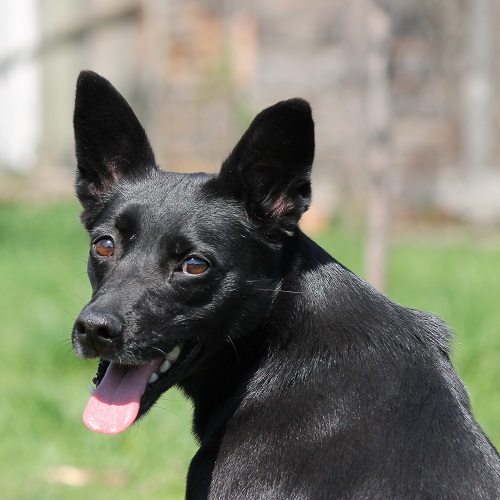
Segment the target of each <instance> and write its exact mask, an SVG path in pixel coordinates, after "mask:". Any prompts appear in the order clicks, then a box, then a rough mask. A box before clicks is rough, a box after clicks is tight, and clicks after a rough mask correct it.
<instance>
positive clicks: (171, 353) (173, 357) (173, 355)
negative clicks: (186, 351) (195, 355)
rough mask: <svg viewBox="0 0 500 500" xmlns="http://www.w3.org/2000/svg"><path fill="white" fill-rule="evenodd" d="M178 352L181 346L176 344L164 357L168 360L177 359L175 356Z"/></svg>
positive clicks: (177, 355)
mask: <svg viewBox="0 0 500 500" xmlns="http://www.w3.org/2000/svg"><path fill="white" fill-rule="evenodd" d="M180 353H181V346H180V345H177V346H175V347H174V348H173V349H172V350H171V351H170V352H169V353H168V354H167V355H166V356H165V357H166V358H167V359H168V360H169V361H177V358H178V357H179V354H180Z"/></svg>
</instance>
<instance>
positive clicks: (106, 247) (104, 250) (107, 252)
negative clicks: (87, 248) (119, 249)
mask: <svg viewBox="0 0 500 500" xmlns="http://www.w3.org/2000/svg"><path fill="white" fill-rule="evenodd" d="M94 250H95V252H96V253H97V254H98V255H100V256H101V257H112V256H113V254H114V253H115V243H114V241H113V240H112V239H111V238H109V237H106V238H101V239H100V240H98V241H96V242H95V243H94Z"/></svg>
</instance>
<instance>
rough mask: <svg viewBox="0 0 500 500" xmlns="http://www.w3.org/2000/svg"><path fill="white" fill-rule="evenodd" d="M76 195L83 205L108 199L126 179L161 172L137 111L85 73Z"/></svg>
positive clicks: (78, 109)
mask: <svg viewBox="0 0 500 500" xmlns="http://www.w3.org/2000/svg"><path fill="white" fill-rule="evenodd" d="M73 125H74V129H75V147H76V159H77V175H76V194H77V196H78V198H79V199H80V201H81V203H82V205H83V206H84V208H85V205H86V204H88V203H94V202H95V201H96V200H97V199H99V198H101V197H102V196H105V195H106V194H107V193H108V192H109V191H110V190H111V189H112V187H113V186H114V185H115V184H116V183H118V182H119V181H121V180H122V179H124V178H139V177H142V176H144V175H146V174H147V173H148V172H149V171H151V170H153V169H154V168H156V167H155V158H154V154H153V150H152V149H151V146H150V145H149V141H148V138H147V136H146V132H145V131H144V129H143V128H142V126H141V124H140V123H139V120H138V119H137V117H136V116H135V114H134V112H133V111H132V108H131V107H130V106H129V104H128V103H127V101H126V100H125V99H124V98H123V97H122V96H121V95H120V93H119V92H118V91H117V90H116V89H115V88H114V87H113V86H112V85H111V83H109V82H108V81H107V80H106V79H105V78H103V77H102V76H99V75H98V74H96V73H94V72H92V71H82V72H81V73H80V76H79V77H78V82H77V86H76V99H75V113H74V116H73Z"/></svg>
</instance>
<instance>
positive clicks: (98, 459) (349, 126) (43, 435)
mask: <svg viewBox="0 0 500 500" xmlns="http://www.w3.org/2000/svg"><path fill="white" fill-rule="evenodd" d="M499 21H500V3H498V2H496V1H495V0H268V1H266V2H264V1H263V0H248V1H246V2H231V1H230V0H204V1H202V0H183V1H181V0H120V1H118V0H108V1H106V2H99V1H98V0H69V1H67V2H60V1H58V0H42V1H36V0H16V2H12V1H8V0H0V299H1V300H0V361H1V363H0V366H1V367H2V368H0V369H3V372H2V373H1V376H0V388H1V394H2V404H1V405H0V424H1V425H0V440H1V442H2V446H1V447H0V466H1V467H0V489H1V491H2V496H3V498H16V499H17V498H36V499H40V498H50V499H53V498H88V496H89V494H93V495H95V496H97V497H99V495H102V496H103V497H104V496H105V495H106V494H110V493H113V494H117V495H119V496H118V497H119V498H136V497H137V495H148V497H150V498H182V497H183V491H184V477H185V473H186V470H187V465H188V463H189V459H190V457H191V456H192V455H193V453H194V450H195V448H196V447H195V443H194V442H193V439H192V438H191V437H190V418H191V417H190V408H189V404H187V403H186V401H185V400H184V399H183V397H182V395H180V394H179V393H177V392H175V391H170V392H169V393H168V394H167V395H166V396H165V397H164V398H163V399H162V400H161V402H160V404H159V406H158V407H157V408H155V409H154V410H153V411H152V412H151V414H150V415H148V416H147V417H146V418H145V419H144V421H143V422H142V423H141V424H140V425H138V426H135V427H134V428H133V429H132V430H130V431H128V432H127V433H126V434H125V435H123V436H115V437H104V436H99V435H94V434H92V433H90V431H87V430H86V429H85V428H84V427H83V424H82V423H81V413H82V412H83V408H84V405H85V402H86V398H87V396H86V395H85V387H86V385H87V383H88V382H89V381H90V380H91V378H92V377H93V372H94V371H95V363H87V362H85V363H84V362H81V361H79V360H77V359H76V358H75V356H74V354H73V353H72V350H71V345H70V332H71V328H72V323H73V320H74V318H75V317H76V316H77V314H78V312H79V310H80V309H81V307H82V306H83V305H84V304H85V303H86V301H87V300H88V298H89V293H90V292H89V287H88V284H87V279H86V276H85V267H86V263H85V261H86V254H87V248H88V242H87V237H86V235H85V234H84V232H83V230H82V229H81V228H80V226H79V223H78V212H79V208H78V206H77V205H76V203H75V201H74V199H73V194H72V183H73V177H74V168H75V160H74V155H73V148H74V144H73V130H72V107H73V101H74V89H75V82H76V78H77V75H78V73H79V71H80V70H82V69H92V70H94V71H96V72H98V73H100V74H102V75H103V76H105V77H106V78H108V79H109V80H110V81H111V82H112V83H113V84H114V85H115V86H116V87H117V88H118V90H119V91H120V92H121V93H122V94H123V95H124V96H125V97H126V98H127V100H128V101H129V102H130V103H131V105H132V107H133V108H134V109H135V111H136V113H137V115H138V117H139V118H140V120H141V122H142V123H143V125H144V126H145V128H146V130H147V132H148V134H149V137H150V140H151V142H152V144H153V147H154V149H155V153H156V158H157V161H158V163H159V164H160V165H161V166H162V167H163V168H166V169H169V170H175V171H210V172H216V171H217V170H218V168H219V166H220V164H221V161H223V160H224V158H225V157H226V156H227V154H228V153H229V151H230V150H231V148H232V147H233V146H234V144H235V143H236V141H237V140H238V138H239V137H240V136H241V134H242V132H243V131H244V130H245V128H246V126H247V125H248V124H249V122H250V121H251V119H252V118H253V116H254V115H255V114H256V113H257V112H258V111H260V110H261V109H262V108H264V107H266V106H269V105H271V104H274V103H275V102H277V101H279V100H282V99H287V98H290V97H295V96H300V97H303V98H305V99H307V100H309V101H310V103H311V105H312V107H313V113H314V119H315V123H316V142H317V145H316V160H315V165H314V169H313V172H314V174H313V196H314V203H313V206H312V208H311V210H310V212H309V213H308V214H307V216H306V217H305V218H304V221H303V227H304V229H305V230H306V232H308V233H309V234H311V235H313V236H314V237H315V239H317V240H318V241H319V242H320V243H321V244H322V245H324V246H325V247H326V248H327V249H328V250H329V251H330V252H332V253H333V254H334V255H335V256H336V257H337V258H338V259H339V260H341V261H342V262H343V263H344V264H345V265H347V266H348V267H350V268H351V269H352V270H354V271H355V272H356V273H358V274H360V275H362V276H363V277H365V278H367V279H368V280H369V281H371V282H372V283H373V284H375V285H376V286H377V287H378V288H380V289H382V290H384V291H385V292H386V293H387V294H388V295H389V296H390V297H391V298H393V299H394V300H396V301H397V302H400V303H403V304H404V305H407V306H410V307H414V308H421V309H426V310H429V311H432V312H433V313H435V314H437V315H439V316H441V317H442V318H444V319H445V320H446V321H448V322H449V324H450V325H451V327H452V328H453V329H454V330H455V331H456V341H455V344H454V356H453V359H454V362H455V365H456V367H457V370H458V372H459V374H460V375H461V376H462V378H463V379H464V381H465V383H466V385H467V387H468V389H469V391H470V394H471V400H472V403H473V407H474V410H475V414H476V416H477V418H478V420H479V421H480V423H481V425H483V427H484V429H485V430H486V432H487V433H488V435H489V436H490V437H491V439H492V441H493V442H494V443H495V444H496V445H497V447H498V446H499V445H500V388H499V380H500V307H498V299H499V297H500V285H499V283H498V282H499V280H498V277H497V276H498V272H499V270H500V231H499V230H500V167H499V160H500V158H499V155H500V151H499V148H498V146H497V144H498V138H499V132H500V131H499V127H498V120H499V116H500V115H499V113H500V107H499V105H498V102H499V100H498V98H497V94H498V93H499V91H500V88H499V84H500V78H499V76H500V75H499V71H500V68H499V66H498V64H497V62H496V59H497V58H495V54H496V53H497V52H498V48H499V44H500V37H499V36H498V34H497V32H496V30H495V27H496V26H497V25H498V22H499Z"/></svg>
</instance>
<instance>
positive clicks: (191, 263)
mask: <svg viewBox="0 0 500 500" xmlns="http://www.w3.org/2000/svg"><path fill="white" fill-rule="evenodd" d="M209 267H210V264H209V263H208V262H207V261H206V260H204V259H201V258H199V257H189V259H186V260H185V261H184V262H183V263H182V266H181V269H182V272H183V273H185V274H203V273H204V272H205V271H207V270H208V268H209Z"/></svg>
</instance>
